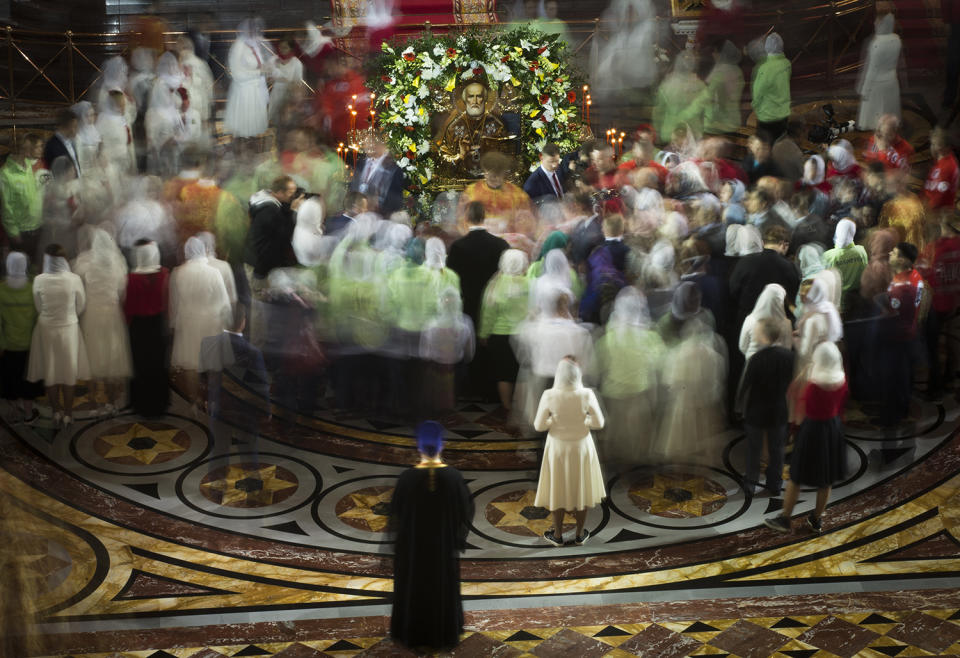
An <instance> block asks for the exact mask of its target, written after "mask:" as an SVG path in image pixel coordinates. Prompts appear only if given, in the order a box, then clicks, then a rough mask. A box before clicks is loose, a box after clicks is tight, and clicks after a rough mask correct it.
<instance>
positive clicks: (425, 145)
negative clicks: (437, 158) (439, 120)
mask: <svg viewBox="0 0 960 658" xmlns="http://www.w3.org/2000/svg"><path fill="white" fill-rule="evenodd" d="M429 152H430V142H428V141H427V140H424V141H422V142H420V143H419V144H417V153H429Z"/></svg>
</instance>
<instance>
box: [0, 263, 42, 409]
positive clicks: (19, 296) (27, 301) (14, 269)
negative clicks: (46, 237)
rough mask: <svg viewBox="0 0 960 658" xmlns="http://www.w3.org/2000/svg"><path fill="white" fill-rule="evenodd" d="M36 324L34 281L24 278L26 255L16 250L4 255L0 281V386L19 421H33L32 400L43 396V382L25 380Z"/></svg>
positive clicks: (25, 273)
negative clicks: (16, 412) (5, 265)
mask: <svg viewBox="0 0 960 658" xmlns="http://www.w3.org/2000/svg"><path fill="white" fill-rule="evenodd" d="M36 323H37V308H36V306H35V305H34V303H33V281H32V280H31V279H29V278H28V277H27V256H26V255H25V254H24V253H22V252H19V251H11V252H10V253H9V254H8V255H7V276H6V278H5V279H4V280H3V281H0V350H2V356H0V387H2V394H3V398H4V399H5V400H11V401H13V400H16V405H17V408H18V410H19V414H18V415H19V418H16V419H15V420H16V421H23V422H27V423H29V422H32V421H34V420H36V418H37V416H38V415H39V414H38V413H37V410H36V409H34V408H33V400H34V399H35V398H37V397H39V396H41V395H43V392H44V388H43V382H28V381H27V362H28V359H29V357H30V338H31V337H32V336H33V325H35V324H36Z"/></svg>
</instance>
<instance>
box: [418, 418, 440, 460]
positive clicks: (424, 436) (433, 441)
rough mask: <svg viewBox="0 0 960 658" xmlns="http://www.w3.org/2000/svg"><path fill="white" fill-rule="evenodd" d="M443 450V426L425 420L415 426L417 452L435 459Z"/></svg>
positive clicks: (433, 421)
mask: <svg viewBox="0 0 960 658" xmlns="http://www.w3.org/2000/svg"><path fill="white" fill-rule="evenodd" d="M442 449H443V425H441V424H440V423H438V422H437V421H435V420H426V421H424V422H422V423H420V424H419V425H418V426H417V450H419V451H420V452H422V453H423V454H425V455H427V456H428V457H435V456H436V455H437V454H439V453H440V450H442Z"/></svg>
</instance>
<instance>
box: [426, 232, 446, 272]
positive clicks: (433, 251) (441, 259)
mask: <svg viewBox="0 0 960 658" xmlns="http://www.w3.org/2000/svg"><path fill="white" fill-rule="evenodd" d="M423 263H424V265H426V266H427V267H429V268H430V269H433V270H442V269H443V268H444V267H445V266H446V264H447V248H446V247H445V246H444V245H443V240H441V239H440V238H429V239H428V240H427V244H426V246H425V247H424V256H423Z"/></svg>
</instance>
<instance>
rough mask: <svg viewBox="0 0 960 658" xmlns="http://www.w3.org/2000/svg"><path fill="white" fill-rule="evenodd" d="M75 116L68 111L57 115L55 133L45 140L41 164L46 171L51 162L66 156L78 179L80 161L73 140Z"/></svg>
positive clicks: (50, 166)
mask: <svg viewBox="0 0 960 658" xmlns="http://www.w3.org/2000/svg"><path fill="white" fill-rule="evenodd" d="M77 125H78V119H77V115H76V114H74V113H73V112H71V111H70V110H62V111H60V112H59V113H57V131H56V132H55V133H54V134H53V137H51V138H50V139H48V140H47V143H46V145H45V146H44V147H43V163H44V166H45V167H46V168H47V169H50V168H52V167H53V161H54V160H56V159H57V158H59V157H60V156H66V157H67V159H69V160H70V162H71V163H73V170H74V172H75V173H76V174H77V178H79V177H80V161H79V160H78V159H77V150H76V148H75V147H74V144H73V138H74V137H76V136H77Z"/></svg>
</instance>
